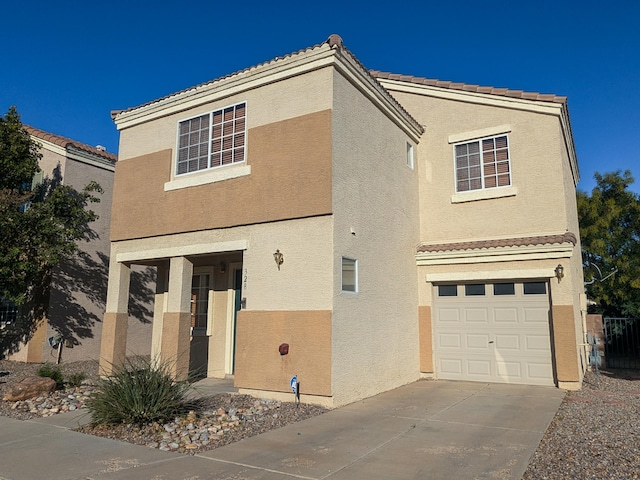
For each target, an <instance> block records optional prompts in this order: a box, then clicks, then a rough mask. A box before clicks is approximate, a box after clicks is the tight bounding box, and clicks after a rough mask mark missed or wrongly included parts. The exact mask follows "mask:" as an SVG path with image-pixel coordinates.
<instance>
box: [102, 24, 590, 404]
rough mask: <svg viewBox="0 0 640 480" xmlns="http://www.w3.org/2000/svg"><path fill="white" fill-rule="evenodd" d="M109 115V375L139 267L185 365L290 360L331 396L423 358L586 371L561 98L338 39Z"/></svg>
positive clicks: (164, 337)
mask: <svg viewBox="0 0 640 480" xmlns="http://www.w3.org/2000/svg"><path fill="white" fill-rule="evenodd" d="M112 116H113V118H114V121H115V123H116V125H117V128H118V129H119V131H120V151H119V158H118V162H117V165H116V175H115V184H114V195H113V212H112V221H111V261H110V267H109V286H108V295H107V308H106V313H105V316H104V325H103V334H102V349H101V368H102V371H103V373H109V372H110V371H111V368H112V365H113V364H117V363H118V362H121V361H122V360H123V359H124V356H125V355H126V354H127V339H128V338H129V337H130V334H128V332H127V303H128V301H129V281H130V272H131V268H133V266H136V265H144V266H153V267H155V268H157V272H158V275H157V277H158V283H157V292H156V295H155V307H154V318H153V333H152V336H151V338H150V339H149V341H150V342H151V351H152V355H153V356H154V357H156V356H157V357H159V358H161V359H163V360H166V361H169V362H171V365H172V366H173V368H174V372H175V374H176V375H177V376H184V375H185V374H186V372H187V371H188V370H189V369H194V368H201V369H203V370H204V371H206V373H207V375H208V376H211V377H223V376H225V375H231V374H233V375H234V381H235V384H236V386H237V387H239V388H240V390H241V392H246V393H252V394H255V395H262V396H270V397H277V398H287V397H289V396H290V395H291V388H290V380H291V378H292V377H293V376H297V379H298V381H299V382H300V393H301V398H302V400H303V401H310V402H315V403H321V404H325V405H330V406H337V405H342V404H345V403H348V402H351V401H354V400H356V399H360V398H364V397H367V396H370V395H374V394H376V393H378V392H381V391H384V390H388V389H391V388H394V387H396V386H399V385H402V384H406V383H409V382H412V381H414V380H416V379H418V378H420V377H425V376H427V377H435V378H444V379H464V380H478V381H490V382H507V383H526V384H530V383H531V384H543V385H557V386H559V387H562V388H579V386H580V384H581V381H582V375H583V370H584V358H583V352H582V348H581V346H580V344H581V343H582V341H583V340H582V338H583V312H582V309H581V294H582V291H583V289H582V281H583V280H582V270H581V268H580V264H581V261H580V245H579V240H578V238H577V236H578V223H577V216H576V204H575V195H574V194H575V185H576V183H577V181H578V168H577V163H576V156H575V150H574V146H573V140H572V134H571V128H570V125H569V117H568V111H567V105H566V101H565V99H564V98H561V97H556V96H553V95H551V96H545V95H538V94H528V93H522V92H514V91H510V90H498V89H491V88H481V87H473V86H467V85H461V84H451V83H441V82H434V81H430V80H426V79H420V78H414V77H404V76H396V75H391V74H384V73H380V72H373V71H369V70H367V69H366V68H365V67H364V66H363V65H362V64H361V63H360V62H359V61H358V60H357V58H356V57H355V56H354V55H353V54H352V53H351V52H350V51H348V50H347V49H346V48H345V47H344V46H343V44H342V40H341V39H340V37H338V36H337V35H332V36H331V37H329V39H328V40H327V41H326V42H324V43H322V44H319V45H316V46H313V47H310V48H307V49H305V50H302V51H299V52H297V53H293V54H290V55H286V56H283V57H278V58H276V59H274V60H272V61H269V62H267V63H264V64H261V65H258V66H255V67H251V68H248V69H246V70H243V71H241V72H237V73H234V74H231V75H228V76H226V77H223V78H219V79H216V80H213V81H210V82H206V83H203V84H201V85H198V86H195V87H193V88H189V89H186V90H183V91H181V92H177V93H175V94H172V95H169V96H167V97H164V98H161V99H158V100H155V101H152V102H149V103H147V104H144V105H141V106H139V107H135V108H129V109H126V110H121V111H115V112H113V114H112ZM558 266H559V267H558Z"/></svg>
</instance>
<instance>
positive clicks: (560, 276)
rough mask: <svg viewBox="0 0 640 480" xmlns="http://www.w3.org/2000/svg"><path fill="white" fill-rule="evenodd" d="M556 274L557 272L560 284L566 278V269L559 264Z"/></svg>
mask: <svg viewBox="0 0 640 480" xmlns="http://www.w3.org/2000/svg"><path fill="white" fill-rule="evenodd" d="M554 272H556V278H557V279H558V283H560V280H562V278H564V267H563V266H562V265H560V264H558V266H557V267H556V269H555V270H554Z"/></svg>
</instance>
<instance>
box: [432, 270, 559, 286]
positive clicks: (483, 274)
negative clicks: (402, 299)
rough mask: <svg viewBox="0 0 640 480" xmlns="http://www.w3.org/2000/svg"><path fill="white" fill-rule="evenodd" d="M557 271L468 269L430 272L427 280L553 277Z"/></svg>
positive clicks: (454, 280) (453, 280) (461, 280)
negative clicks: (474, 270)
mask: <svg viewBox="0 0 640 480" xmlns="http://www.w3.org/2000/svg"><path fill="white" fill-rule="evenodd" d="M555 276H556V273H555V271H554V270H553V269H552V268H532V269H531V270H526V269H523V270H496V271H477V272H473V271H468V272H450V273H428V274H427V275H425V281H427V282H431V283H437V282H465V281H470V280H504V279H508V278H513V279H515V278H521V279H527V278H551V277H555Z"/></svg>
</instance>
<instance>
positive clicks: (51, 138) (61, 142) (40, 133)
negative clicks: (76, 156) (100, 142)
mask: <svg viewBox="0 0 640 480" xmlns="http://www.w3.org/2000/svg"><path fill="white" fill-rule="evenodd" d="M23 127H24V129H25V130H26V131H27V132H28V133H29V135H32V136H34V137H36V138H39V139H40V140H44V141H47V142H50V143H53V144H54V145H58V146H59V147H62V148H69V147H72V148H75V149H76V150H82V151H83V152H88V153H91V154H93V155H97V156H98V157H101V158H103V159H105V160H108V161H109V162H111V163H115V162H116V161H117V160H118V157H117V155H115V154H113V153H109V152H107V151H106V150H101V149H100V148H97V147H92V146H91V145H87V144H86V143H82V142H77V141H76V140H71V139H70V138H66V137H63V136H60V135H56V134H54V133H49V132H45V131H44V130H40V129H39V128H35V127H31V126H29V125H23Z"/></svg>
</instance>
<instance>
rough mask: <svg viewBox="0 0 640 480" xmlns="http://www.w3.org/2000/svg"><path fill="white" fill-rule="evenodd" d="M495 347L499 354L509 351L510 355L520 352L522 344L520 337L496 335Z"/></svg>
mask: <svg viewBox="0 0 640 480" xmlns="http://www.w3.org/2000/svg"><path fill="white" fill-rule="evenodd" d="M495 338H496V340H495V346H496V349H497V350H498V352H501V351H503V350H506V351H509V354H513V352H514V351H515V352H518V351H520V349H521V344H522V342H521V341H520V335H517V334H516V335H507V334H503V335H496V336H495Z"/></svg>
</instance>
